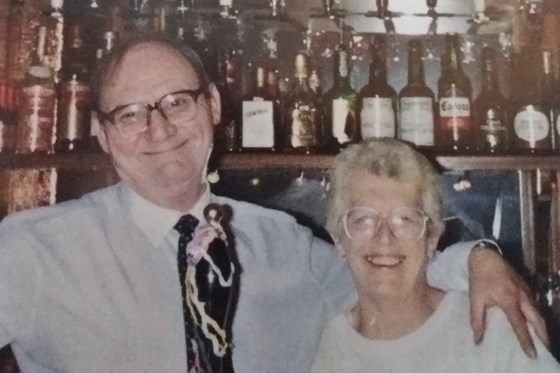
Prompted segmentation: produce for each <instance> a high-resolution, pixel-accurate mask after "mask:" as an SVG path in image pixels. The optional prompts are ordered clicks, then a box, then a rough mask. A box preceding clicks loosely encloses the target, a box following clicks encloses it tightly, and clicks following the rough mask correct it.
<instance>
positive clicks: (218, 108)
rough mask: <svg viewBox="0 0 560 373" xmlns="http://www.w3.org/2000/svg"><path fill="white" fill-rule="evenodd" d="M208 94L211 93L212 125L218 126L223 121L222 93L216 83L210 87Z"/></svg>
mask: <svg viewBox="0 0 560 373" xmlns="http://www.w3.org/2000/svg"><path fill="white" fill-rule="evenodd" d="M208 92H209V93H210V112H211V114H212V123H213V124H214V125H218V124H219V123H220V120H221V119H222V100H221V98H220V92H219V91H218V88H216V85H215V84H214V83H210V84H209V85H208Z"/></svg>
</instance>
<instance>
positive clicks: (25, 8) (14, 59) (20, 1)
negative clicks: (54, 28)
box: [6, 0, 44, 81]
mask: <svg viewBox="0 0 560 373" xmlns="http://www.w3.org/2000/svg"><path fill="white" fill-rule="evenodd" d="M43 16H44V15H42V14H41V11H40V10H39V9H37V8H36V7H35V6H34V4H30V3H29V2H26V1H24V0H10V7H9V15H8V17H7V22H8V30H7V43H6V44H7V45H6V71H7V77H8V78H9V79H11V80H12V81H20V80H22V79H24V78H25V76H26V73H27V68H28V67H29V65H30V64H31V62H32V59H33V53H32V52H31V51H32V50H33V46H35V43H36V42H37V39H36V38H37V30H38V27H37V25H39V24H41V21H42V18H43Z"/></svg>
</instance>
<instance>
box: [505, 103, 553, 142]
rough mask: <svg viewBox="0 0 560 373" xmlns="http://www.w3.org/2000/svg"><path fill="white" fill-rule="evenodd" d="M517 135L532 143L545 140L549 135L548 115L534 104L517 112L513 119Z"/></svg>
mask: <svg viewBox="0 0 560 373" xmlns="http://www.w3.org/2000/svg"><path fill="white" fill-rule="evenodd" d="M513 128H514V130H515V135H516V136H517V137H518V138H520V139H521V140H525V141H527V142H529V143H530V144H534V143H535V142H537V141H540V140H544V139H546V138H547V137H548V135H549V123H548V118H547V116H546V115H545V114H544V113H542V112H541V111H539V110H538V109H536V108H535V107H534V106H533V105H527V106H526V107H525V108H524V109H523V110H522V111H520V112H519V113H517V115H516V116H515V119H514V121H513Z"/></svg>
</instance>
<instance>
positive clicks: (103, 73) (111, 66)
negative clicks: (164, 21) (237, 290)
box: [91, 34, 210, 109]
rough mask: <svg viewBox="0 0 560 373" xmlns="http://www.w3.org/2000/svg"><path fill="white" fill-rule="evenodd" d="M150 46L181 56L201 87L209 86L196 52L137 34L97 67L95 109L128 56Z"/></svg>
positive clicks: (92, 80) (115, 49)
mask: <svg viewBox="0 0 560 373" xmlns="http://www.w3.org/2000/svg"><path fill="white" fill-rule="evenodd" d="M149 44H152V45H158V46H163V47H165V48H168V49H169V50H171V51H173V52H176V53H177V54H179V55H180V56H181V57H183V58H184V60H185V62H187V63H188V64H189V65H191V66H192V68H193V70H194V72H195V74H196V77H197V79H198V81H199V86H200V87H206V86H208V84H209V83H210V79H209V77H208V73H207V72H206V69H205V68H204V65H203V64H202V61H201V59H200V57H199V56H198V54H197V53H196V52H195V51H194V50H192V49H191V48H189V47H187V46H185V45H183V44H179V43H177V42H175V41H173V40H169V39H167V38H165V37H162V36H159V35H152V34H136V35H134V36H132V37H130V38H129V39H127V40H126V41H125V42H124V43H122V44H118V45H117V46H116V47H115V48H114V49H113V50H111V52H109V53H108V54H106V55H105V56H103V58H102V59H101V61H100V62H99V64H98V65H97V67H96V69H95V71H94V73H93V76H92V79H91V88H92V91H93V108H94V109H99V104H100V99H101V94H102V91H103V88H104V87H105V85H106V84H107V83H108V82H109V81H110V80H111V79H112V77H113V75H114V74H115V72H117V71H118V69H119V67H120V65H121V63H122V61H123V60H124V58H125V57H126V55H127V54H128V53H129V52H130V51H131V50H132V49H134V48H136V47H137V46H140V45H149Z"/></svg>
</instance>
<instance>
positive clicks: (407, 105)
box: [399, 97, 434, 146]
mask: <svg viewBox="0 0 560 373" xmlns="http://www.w3.org/2000/svg"><path fill="white" fill-rule="evenodd" d="M400 114H401V117H400V126H399V130H400V131H399V132H400V138H401V139H402V140H404V141H409V142H411V143H413V144H415V145H421V146H422V145H423V146H433V145H434V110H433V102H432V99H431V98H430V97H402V98H401V99H400Z"/></svg>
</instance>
